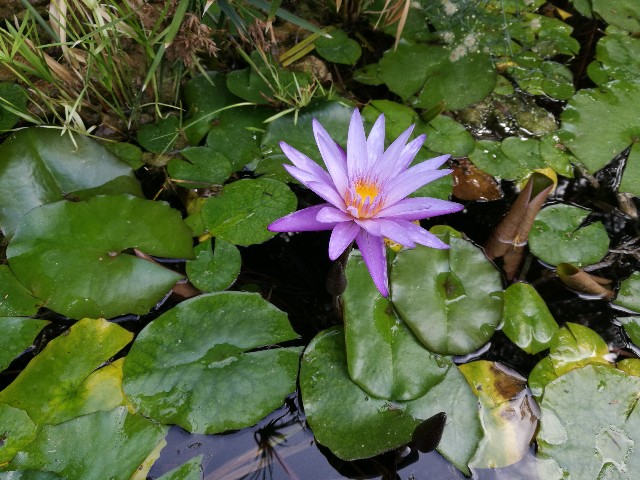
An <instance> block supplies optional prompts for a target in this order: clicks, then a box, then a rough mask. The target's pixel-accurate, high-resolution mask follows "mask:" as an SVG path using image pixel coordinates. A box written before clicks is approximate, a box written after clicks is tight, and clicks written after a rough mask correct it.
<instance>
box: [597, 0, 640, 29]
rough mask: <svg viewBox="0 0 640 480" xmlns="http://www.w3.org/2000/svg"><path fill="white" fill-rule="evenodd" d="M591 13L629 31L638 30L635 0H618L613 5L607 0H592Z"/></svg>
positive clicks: (639, 22)
mask: <svg viewBox="0 0 640 480" xmlns="http://www.w3.org/2000/svg"><path fill="white" fill-rule="evenodd" d="M591 5H592V9H593V13H595V14H596V15H598V16H599V17H601V18H602V19H603V20H604V21H605V22H607V23H608V24H609V25H614V26H616V27H618V28H621V29H622V30H626V31H627V32H630V33H635V32H639V31H640V14H639V13H638V2H637V1H636V0H618V1H616V3H615V5H614V4H612V3H611V2H609V1H607V0H592V2H591Z"/></svg>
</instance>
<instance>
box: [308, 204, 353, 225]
mask: <svg viewBox="0 0 640 480" xmlns="http://www.w3.org/2000/svg"><path fill="white" fill-rule="evenodd" d="M316 220H318V221H319V222H324V223H338V222H351V221H353V217H352V216H351V215H349V214H347V213H344V212H343V211H341V210H338V209H337V208H334V207H325V208H323V209H322V210H320V211H319V212H318V216H317V217H316Z"/></svg>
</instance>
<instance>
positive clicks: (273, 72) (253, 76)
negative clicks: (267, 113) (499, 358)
mask: <svg viewBox="0 0 640 480" xmlns="http://www.w3.org/2000/svg"><path fill="white" fill-rule="evenodd" d="M251 61H252V62H253V65H252V66H251V67H248V68H244V69H242V70H234V71H233V72H230V73H228V74H227V88H228V89H229V91H230V92H231V93H233V94H234V95H237V96H238V97H240V98H242V99H243V100H246V101H247V102H251V103H255V104H257V105H266V104H269V103H277V101H278V100H279V98H278V97H280V98H283V97H284V98H286V97H295V96H296V95H297V94H298V91H299V90H301V89H304V88H305V87H307V86H308V85H309V83H310V77H309V74H307V73H305V72H292V71H289V70H285V69H284V68H280V67H279V66H277V62H276V61H274V60H273V59H272V58H270V56H265V55H264V53H261V52H258V51H257V50H254V51H253V52H251ZM256 69H257V71H256Z"/></svg>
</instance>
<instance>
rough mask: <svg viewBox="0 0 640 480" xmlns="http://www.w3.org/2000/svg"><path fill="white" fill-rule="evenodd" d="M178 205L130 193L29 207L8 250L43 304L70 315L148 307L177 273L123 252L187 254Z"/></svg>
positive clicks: (18, 271)
mask: <svg viewBox="0 0 640 480" xmlns="http://www.w3.org/2000/svg"><path fill="white" fill-rule="evenodd" d="M191 244H192V237H191V231H190V230H189V228H188V227H187V226H186V225H185V224H184V222H182V219H181V218H180V214H179V212H177V211H176V210H172V209H171V208H170V207H169V206H168V205H167V204H163V203H161V202H151V201H149V200H142V199H139V198H136V197H132V196H126V195H123V196H99V197H95V198H93V199H90V200H87V201H86V202H77V203H70V202H57V203H52V204H49V205H44V206H42V207H39V208H37V209H34V210H32V211H31V212H29V214H28V215H27V216H25V218H24V220H23V221H22V223H21V225H20V227H19V231H18V232H17V233H16V235H15V236H14V238H13V240H12V242H11V244H10V245H9V248H8V249H7V257H8V259H9V266H10V267H11V270H12V271H13V273H14V274H15V275H16V277H17V278H18V279H19V280H20V281H21V282H22V283H23V284H24V285H26V286H28V288H29V289H30V290H31V291H32V292H33V294H34V296H35V297H37V298H38V299H40V300H41V301H42V303H44V304H46V305H47V307H48V308H50V309H51V310H54V311H56V312H58V313H61V314H63V315H66V316H68V317H71V318H82V317H85V316H90V317H105V318H110V317H115V316H116V315H122V314H125V313H138V314H142V313H146V312H147V311H148V310H149V309H150V308H151V307H153V306H154V305H155V304H156V303H157V302H158V301H159V300H160V299H161V298H162V297H163V296H164V295H165V294H166V293H167V292H168V291H169V289H170V288H171V286H172V285H173V284H175V282H176V281H178V280H179V279H180V278H182V276H181V275H179V274H178V273H175V272H173V271H171V270H168V269H166V268H164V267H161V266H159V265H157V264H155V263H151V262H148V261H146V260H143V259H140V258H136V257H135V256H133V255H129V254H127V253H125V252H124V250H126V249H128V248H137V249H139V250H141V251H143V252H145V253H147V254H150V255H157V256H159V257H178V258H180V257H182V258H190V257H192V256H193V250H192V246H191Z"/></svg>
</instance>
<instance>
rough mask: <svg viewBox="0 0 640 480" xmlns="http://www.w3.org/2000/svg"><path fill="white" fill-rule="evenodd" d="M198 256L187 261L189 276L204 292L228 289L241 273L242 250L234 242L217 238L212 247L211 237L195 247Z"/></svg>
mask: <svg viewBox="0 0 640 480" xmlns="http://www.w3.org/2000/svg"><path fill="white" fill-rule="evenodd" d="M194 251H195V254H196V258H195V259H193V260H189V261H188V262H187V277H189V280H190V281H191V283H193V284H194V285H195V286H196V287H197V288H198V289H200V290H202V291H203V292H213V291H216V290H226V289H227V288H229V287H230V286H231V285H232V284H233V282H235V280H236V278H237V277H238V274H239V273H240V267H241V260H242V259H241V258H240V251H239V250H238V248H237V247H236V246H235V245H233V244H232V243H229V242H225V241H224V240H222V239H220V238H218V239H216V243H215V247H212V242H211V239H209V240H206V241H204V242H202V243H201V244H200V245H198V246H197V247H196V248H195V250H194Z"/></svg>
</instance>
